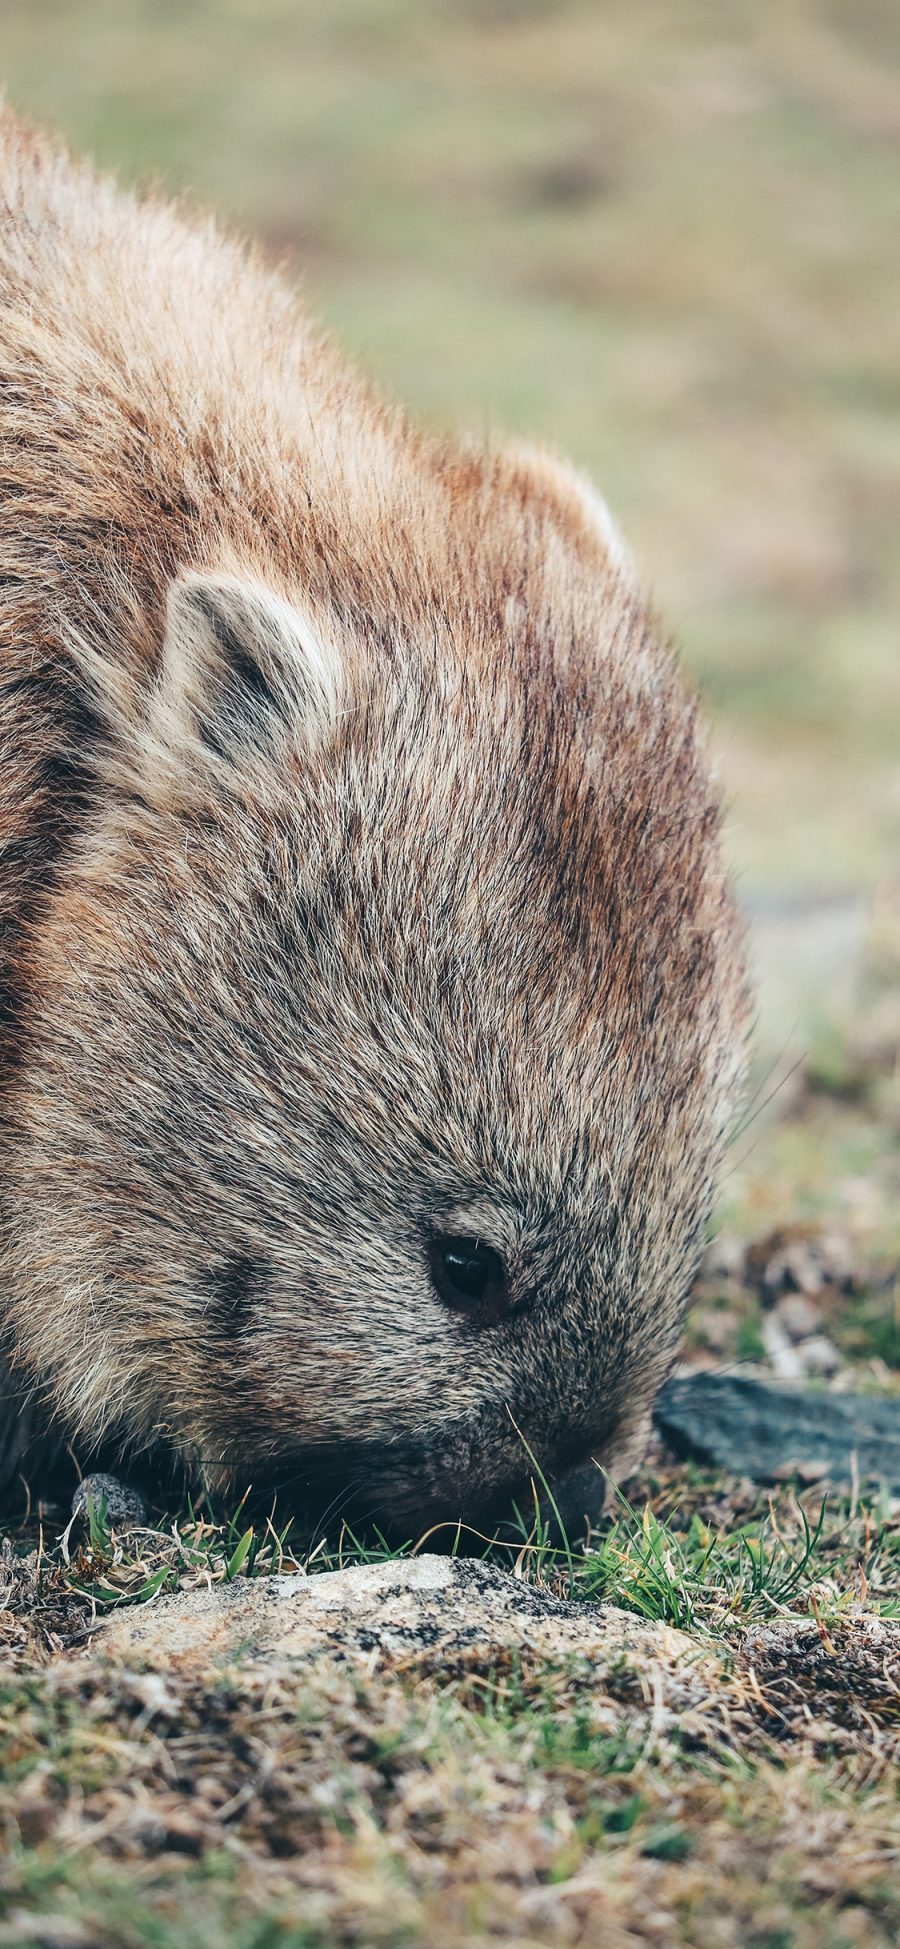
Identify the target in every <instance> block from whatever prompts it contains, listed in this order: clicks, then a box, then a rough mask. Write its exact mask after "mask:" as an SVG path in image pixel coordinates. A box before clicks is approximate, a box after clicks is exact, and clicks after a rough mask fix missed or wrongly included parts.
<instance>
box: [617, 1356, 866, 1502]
mask: <svg viewBox="0 0 900 1949" xmlns="http://www.w3.org/2000/svg"><path fill="white" fill-rule="evenodd" d="M654 1421H655V1423H656V1426H657V1428H658V1429H659V1432H660V1434H661V1435H662V1436H663V1438H664V1440H665V1441H666V1442H667V1443H668V1445H669V1447H670V1448H672V1449H674V1450H675V1453H676V1454H677V1455H693V1456H695V1457H696V1458H697V1460H699V1461H702V1462H709V1463H711V1464H712V1465H713V1466H714V1467H717V1468H727V1469H730V1470H731V1471H732V1472H733V1473H734V1474H735V1475H749V1476H750V1477H751V1479H752V1480H753V1481H755V1482H777V1481H779V1480H784V1479H785V1478H787V1477H789V1476H791V1475H793V1474H795V1473H796V1474H797V1475H798V1476H800V1477H801V1479H803V1480H806V1481H818V1480H820V1479H821V1480H823V1481H829V1482H836V1483H847V1482H851V1481H852V1480H853V1479H854V1477H855V1478H856V1479H857V1480H858V1481H860V1482H868V1481H875V1482H879V1483H885V1484H886V1485H887V1487H888V1488H889V1489H891V1490H893V1491H895V1492H897V1493H900V1395H879V1394H829V1393H825V1392H817V1391H816V1390H814V1389H805V1388H799V1387H797V1388H794V1387H777V1386H770V1385H769V1384H768V1383H767V1382H766V1381H760V1380H754V1379H751V1378H750V1377H749V1376H748V1375H742V1374H692V1375H689V1376H687V1377H686V1378H683V1379H678V1380H672V1381H668V1382H667V1384H666V1386H665V1387H664V1388H663V1390H662V1392H661V1394H660V1395H659V1397H658V1399H657V1402H656V1406H655V1409H654Z"/></svg>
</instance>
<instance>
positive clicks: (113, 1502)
mask: <svg viewBox="0 0 900 1949" xmlns="http://www.w3.org/2000/svg"><path fill="white" fill-rule="evenodd" d="M89 1500H90V1503H91V1506H92V1508H93V1510H94V1513H95V1515H98V1516H99V1514H100V1510H101V1508H103V1507H104V1506H105V1509H106V1520H107V1522H108V1524H109V1527H110V1529H115V1530H121V1531H124V1530H128V1529H143V1528H144V1526H145V1524H146V1521H147V1508H146V1504H145V1502H144V1499H143V1497H142V1496H140V1495H138V1492H137V1490H136V1489H130V1488H129V1486H128V1484H127V1482H120V1481H119V1480H118V1477H117V1476H115V1475H101V1474H96V1475H85V1476H82V1479H81V1481H80V1482H79V1484H78V1487H77V1489H76V1491H75V1494H74V1496H73V1497H72V1516H73V1519H74V1518H76V1517H81V1518H83V1519H84V1520H85V1521H87V1516H88V1501H89Z"/></svg>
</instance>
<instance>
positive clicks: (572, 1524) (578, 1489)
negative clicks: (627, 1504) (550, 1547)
mask: <svg viewBox="0 0 900 1949" xmlns="http://www.w3.org/2000/svg"><path fill="white" fill-rule="evenodd" d="M608 1487H609V1484H608V1479H607V1476H606V1475H605V1473H604V1471H603V1470H602V1469H601V1468H598V1467H597V1464H596V1462H594V1461H592V1460H591V1459H590V1458H588V1460H587V1461H585V1462H579V1463H577V1464H576V1466H575V1467H574V1468H572V1469H569V1470H568V1472H567V1474H565V1475H561V1476H560V1477H559V1478H558V1480H557V1481H555V1482H554V1483H553V1484H552V1495H553V1503H555V1505H556V1510H555V1511H554V1508H553V1503H551V1502H550V1500H549V1497H548V1496H547V1495H546V1494H545V1495H544V1496H542V1498H541V1514H542V1516H543V1517H544V1520H545V1522H546V1523H547V1527H548V1529H549V1530H550V1533H551V1536H552V1537H553V1538H554V1540H555V1541H556V1542H560V1541H561V1540H562V1539H561V1538H560V1537H559V1535H558V1530H559V1527H560V1525H561V1526H562V1528H563V1529H564V1530H565V1532H566V1535H567V1537H568V1539H569V1541H570V1543H579V1542H581V1541H582V1539H583V1537H584V1533H585V1528H586V1527H587V1528H589V1527H590V1526H591V1525H592V1524H593V1523H596V1522H598V1521H599V1519H600V1517H601V1516H602V1514H603V1509H604V1505H605V1502H606V1498H607V1493H608ZM557 1512H558V1517H559V1522H557Z"/></svg>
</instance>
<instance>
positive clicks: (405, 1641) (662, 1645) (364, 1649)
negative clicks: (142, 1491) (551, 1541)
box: [91, 1555, 716, 1673]
mask: <svg viewBox="0 0 900 1949" xmlns="http://www.w3.org/2000/svg"><path fill="white" fill-rule="evenodd" d="M91 1649H92V1652H96V1651H97V1650H99V1651H101V1652H102V1653H103V1654H104V1655H105V1656H108V1657H111V1658H115V1659H117V1660H125V1661H128V1662H133V1661H135V1660H136V1661H138V1662H140V1663H141V1664H142V1665H150V1666H152V1667H154V1668H156V1669H160V1668H165V1669H168V1668H172V1669H177V1668H179V1667H180V1666H182V1665H183V1664H184V1663H185V1662H187V1663H189V1664H193V1663H194V1662H196V1661H201V1662H202V1663H203V1664H204V1665H207V1666H208V1665H210V1664H215V1663H223V1662H228V1661H230V1660H233V1659H235V1658H246V1657H248V1656H249V1657H251V1658H254V1659H256V1658H271V1659H275V1660H278V1661H283V1660H285V1659H289V1660H292V1661H294V1660H298V1659H299V1660H310V1659H315V1658H319V1657H322V1656H327V1657H330V1658H332V1659H337V1660H339V1661H341V1662H345V1661H347V1660H354V1661H363V1662H365V1663H367V1664H369V1665H370V1666H372V1667H374V1666H377V1665H380V1664H382V1663H390V1664H391V1665H393V1666H395V1667H396V1666H398V1665H400V1666H404V1667H413V1668H425V1669H428V1668H435V1667H439V1668H440V1669H442V1670H446V1669H449V1668H453V1667H455V1666H465V1665H471V1664H472V1663H473V1662H474V1663H476V1664H478V1665H479V1666H483V1665H491V1664H492V1663H495V1662H498V1661H502V1659H503V1658H504V1657H505V1656H507V1655H508V1654H509V1653H511V1652H519V1653H521V1652H525V1651H527V1652H534V1653H536V1654H539V1655H540V1656H542V1657H554V1658H561V1657H566V1656H569V1655H570V1654H572V1653H583V1654H585V1655H586V1656H588V1657H589V1658H591V1659H594V1660H595V1661H597V1662H598V1663H600V1664H602V1666H603V1667H604V1668H608V1667H609V1666H610V1665H611V1664H613V1663H615V1662H617V1661H621V1659H622V1658H623V1657H627V1656H628V1655H629V1654H634V1655H635V1656H636V1657H637V1658H638V1659H639V1660H640V1661H646V1660H647V1659H648V1658H650V1659H652V1660H653V1661H654V1662H655V1663H656V1664H658V1665H659V1666H661V1667H665V1668H668V1670H669V1671H670V1672H672V1673H674V1672H675V1670H676V1668H680V1669H681V1670H682V1672H686V1671H687V1670H688V1669H690V1668H691V1667H693V1668H696V1667H697V1665H698V1652H697V1645H696V1642H695V1641H694V1640H693V1639H691V1638H689V1637H688V1636H687V1635H686V1634H685V1633H684V1632H682V1631H676V1630H674V1629H672V1628H671V1627H669V1626H667V1625H664V1624H647V1623H645V1622H644V1621H643V1620H642V1619H640V1618H636V1617H632V1616H631V1615H630V1614H629V1613H628V1612H626V1611H620V1610H616V1609H615V1608H614V1607H613V1606H612V1605H598V1604H587V1603H583V1604H579V1603H567V1602H564V1601H562V1600H561V1599H559V1598H556V1597H553V1596H552V1595H550V1594H549V1593H548V1592H544V1591H541V1590H538V1589H536V1588H535V1587H534V1586H533V1585H529V1584H525V1583H521V1582H520V1581H519V1580H518V1579H517V1578H516V1577H514V1576H512V1575H511V1574H510V1573H509V1572H508V1571H505V1570H499V1569H496V1568H495V1567H494V1566H493V1565H490V1564H485V1563H477V1562H472V1561H457V1560H455V1559H453V1558H451V1557H445V1556H426V1555H423V1556H417V1557H405V1558H398V1559H397V1560H396V1561H393V1562H388V1563H367V1564H354V1565H352V1566H351V1567H350V1568H348V1569H346V1570H334V1571H327V1572H324V1573H321V1574H318V1575H313V1576H309V1577H304V1576H297V1575H294V1576H284V1575H282V1576H272V1577H258V1578H240V1579H236V1580H235V1582H234V1583H230V1584H213V1585H212V1586H211V1587H206V1586H200V1587H196V1588H191V1589H188V1590H184V1591H180V1592H178V1593H177V1594H176V1595H172V1596H167V1597H162V1598H159V1599H157V1600H156V1601H155V1602H153V1603H151V1604H148V1605H144V1606H141V1607H140V1608H135V1609H128V1610H123V1611H120V1612H118V1613H116V1614H114V1615H113V1616H112V1617H111V1618H110V1619H109V1620H108V1621H107V1622H106V1623H104V1624H103V1625H102V1626H101V1627H100V1630H99V1631H98V1633H97V1634H96V1636H95V1637H94V1638H93V1639H92V1646H91ZM699 1662H700V1663H704V1662H705V1663H715V1662H716V1661H715V1660H710V1658H709V1657H708V1656H707V1655H704V1657H703V1658H701V1659H700V1661H699Z"/></svg>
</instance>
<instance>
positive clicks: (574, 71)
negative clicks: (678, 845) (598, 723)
mask: <svg viewBox="0 0 900 1949" xmlns="http://www.w3.org/2000/svg"><path fill="white" fill-rule="evenodd" d="M0 23H2V57H0V65H2V71H3V74H4V77H5V85H6V89H7V92H8V95H9V96H10V98H11V99H12V100H13V101H14V102H15V103H16V104H17V105H18V106H20V107H21V108H23V109H25V110H26V111H28V112H30V113H31V114H33V115H34V116H36V117H38V118H40V119H41V120H43V121H47V122H50V123H53V124H55V125H57V126H58V127H59V128H61V129H62V130H63V131H64V132H65V134H66V135H67V136H69V137H70V138H71V139H72V140H73V141H74V142H75V143H76V144H77V145H79V146H80V147H84V148H86V149H87V150H89V151H90V152H91V153H93V154H94V155H95V156H96V157H97V158H98V159H99V160H100V161H101V162H102V163H103V164H105V165H108V166H109V167H111V168H113V169H115V170H116V171H117V172H118V173H119V174H120V175H121V176H122V177H124V178H127V179H139V180H146V179H147V178H151V179H152V178H155V179H157V180H161V181H162V182H164V183H165V184H167V185H171V186H172V187H173V188H175V189H177V190H184V191H185V192H187V194H188V195H189V196H190V197H191V198H192V199H195V200H198V201H200V202H201V203H205V204H208V205H213V206H215V208H216V209H217V210H220V211H222V212H223V213H224V214H225V215H226V216H228V217H229V218H233V219H235V220H236V222H237V223H238V224H239V225H240V226H242V227H244V228H246V229H248V230H250V231H252V232H254V233H255V234H256V235H258V236H260V237H262V238H263V239H264V240H265V241H266V242H267V243H268V244H269V245H270V246H271V248H272V250H273V251H274V252H275V253H276V254H279V255H281V256H283V257H286V258H287V259H288V260H289V262H290V264H291V268H292V270H293V271H294V272H295V273H296V274H297V275H298V276H299V277H300V279H301V280H302V282H303V284H304V286H305V288H306V290H307V292H308V295H309V300H310V303H311V304H312V305H313V306H314V308H315V310H316V311H317V312H318V313H319V315H320V316H322V317H323V318H324V319H325V320H326V321H327V322H328V323H329V324H330V325H332V326H333V327H334V328H335V329H336V331H337V332H338V333H339V334H340V336H341V338H342V339H343V340H344V342H345V343H346V344H347V345H348V346H349V347H350V348H351V350H352V351H353V352H354V353H355V354H356V355H357V356H358V357H359V358H360V359H361V360H362V362H363V363H364V364H365V365H366V367H367V368H369V370H370V371H371V372H372V373H373V374H374V375H375V376H376V377H377V378H379V379H380V380H381V381H383V382H384V384H385V385H386V386H388V387H389V388H391V389H392V390H393V391H396V392H398V393H399V394H401V395H402V397H403V398H404V400H406V401H407V402H408V403H409V404H410V405H411V406H412V407H413V408H415V409H416V410H418V411H419V412H421V413H423V414H425V415H426V416H427V417H428V418H429V419H430V420H432V421H435V422H437V423H439V424H441V425H446V426H464V427H467V428H470V429H474V430H476V431H477V430H478V429H479V428H482V427H486V426H489V427H491V428H492V429H503V428H508V429H509V430H510V431H512V432H515V433H527V434H530V435H537V436H540V437H541V438H544V439H546V440H547V441H549V442H551V443H553V444H554V445H556V446H559V447H562V448H565V449H567V450H568V451H570V452H571V453H572V454H574V455H575V456H576V458H577V459H578V460H579V461H580V462H582V463H583V464H584V465H586V466H587V467H588V468H589V469H590V470H591V472H592V473H593V474H594V475H595V477H596V479H597V481H598V483H599V484H600V485H601V486H602V488H603V490H604V492H606V494H607V495H608V497H609V499H610V500H611V502H612V504H613V506H614V507H615V509H616V510H617V511H618V513H619V515H620V518H621V520H622V523H623V525H624V527H625V529H626V532H627V534H628V535H629V537H630V539H631V540H632V542H633V545H634V547H635V549H636V552H637V555H638V558H639V562H640V565H641V568H642V570H643V572H644V574H645V575H646V578H647V580H648V581H649V582H650V584H651V586H652V587H653V589H654V590H655V592H656V594H657V597H658V600H659V603H660V606H661V608H662V610H663V613H664V614H665V616H666V618H667V620H668V622H669V623H670V625H671V627H672V629H673V631H674V633H675V636H676V639H677V640H678V642H679V643H680V645H681V646H682V649H683V653H684V656H685V658H686V660H687V662H688V664H689V666H690V668H691V670H692V671H693V672H694V673H695V674H696V675H697V677H698V678H699V679H700V680H701V681H702V683H703V685H704V687H705V690H706V692H707V695H708V698H709V703H710V708H711V711H712V714H713V717H714V722H715V726H716V737H717V745H718V749H719V752H720V755H721V762H722V767H723V770H724V775H725V780H726V787H727V791H728V795H729V800H730V802H731V804H732V808H733V810H732V818H731V832H730V845H731V849H732V854H733V856H734V858H735V861H736V862H737V864H738V865H739V867H740V868H741V870H742V873H743V876H744V880H745V883H746V884H747V885H748V886H749V888H750V889H751V890H752V889H753V888H755V887H757V886H760V887H763V888H771V887H772V886H776V885H777V886H786V887H791V888H793V887H796V886H798V885H803V886H806V887H816V888H820V889H827V888H834V887H836V886H841V887H843V886H867V885H871V884H872V883H874V882H875V881H876V880H877V879H878V878H879V877H881V876H884V875H886V874H888V873H889V872H890V871H891V870H892V867H893V864H894V862H895V861H896V859H897V857H898V840H900V644H898V633H897V616H898V597H900V6H898V5H897V0H818V3H817V4H815V3H813V0H808V3H807V4H804V0H781V4H779V5H777V6H761V5H760V4H759V0H752V3H751V4H744V3H743V0H728V3H727V4H726V3H724V0H723V4H721V5H718V6H712V5H710V4H709V0H706V4H691V0H679V4H677V5H673V4H672V0H603V3H602V4H600V0H2V4H0Z"/></svg>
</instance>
